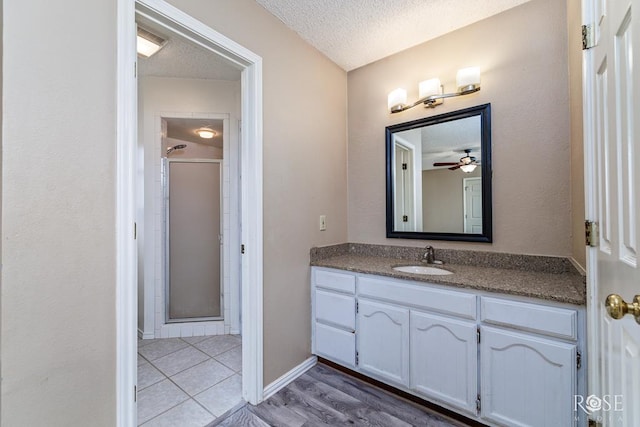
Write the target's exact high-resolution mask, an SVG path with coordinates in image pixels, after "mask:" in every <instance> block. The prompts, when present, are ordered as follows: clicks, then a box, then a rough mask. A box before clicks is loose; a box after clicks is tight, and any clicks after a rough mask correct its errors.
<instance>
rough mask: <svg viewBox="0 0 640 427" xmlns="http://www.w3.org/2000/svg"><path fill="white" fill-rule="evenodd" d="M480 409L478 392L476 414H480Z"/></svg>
mask: <svg viewBox="0 0 640 427" xmlns="http://www.w3.org/2000/svg"><path fill="white" fill-rule="evenodd" d="M481 409H482V403H481V401H480V394H478V396H477V398H476V414H477V415H480V410H481Z"/></svg>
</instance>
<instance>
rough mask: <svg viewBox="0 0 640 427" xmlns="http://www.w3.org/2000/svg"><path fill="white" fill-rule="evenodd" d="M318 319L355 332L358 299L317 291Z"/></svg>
mask: <svg viewBox="0 0 640 427" xmlns="http://www.w3.org/2000/svg"><path fill="white" fill-rule="evenodd" d="M315 298H316V319H315V320H317V321H321V322H323V323H330V324H334V325H336V326H340V327H343V328H345V329H348V330H350V331H353V330H355V326H356V325H355V322H356V299H355V297H352V296H349V295H342V294H338V293H335V292H327V291H324V290H322V289H316V294H315Z"/></svg>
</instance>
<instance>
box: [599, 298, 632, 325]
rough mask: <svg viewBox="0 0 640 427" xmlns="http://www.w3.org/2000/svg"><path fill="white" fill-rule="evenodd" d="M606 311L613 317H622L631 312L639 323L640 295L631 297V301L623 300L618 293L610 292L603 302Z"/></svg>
mask: <svg viewBox="0 0 640 427" xmlns="http://www.w3.org/2000/svg"><path fill="white" fill-rule="evenodd" d="M604 305H605V307H607V313H609V316H611V317H613V318H614V319H622V318H623V317H624V315H625V314H631V315H632V316H633V317H635V319H636V322H638V323H640V295H636V296H635V297H633V302H632V303H628V302H625V301H624V300H623V299H622V297H621V296H620V295H618V294H611V295H609V296H608V297H607V300H606V301H605V302H604Z"/></svg>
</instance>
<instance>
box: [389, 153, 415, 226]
mask: <svg viewBox="0 0 640 427" xmlns="http://www.w3.org/2000/svg"><path fill="white" fill-rule="evenodd" d="M413 187H414V185H413V152H412V151H411V150H410V149H409V148H407V147H405V146H403V145H400V144H398V143H396V144H395V188H394V192H395V202H394V206H395V212H394V221H395V228H394V231H416V228H415V227H416V225H415V224H416V218H415V214H414V205H415V202H414V199H415V197H414V189H413Z"/></svg>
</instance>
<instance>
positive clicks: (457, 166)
mask: <svg viewBox="0 0 640 427" xmlns="http://www.w3.org/2000/svg"><path fill="white" fill-rule="evenodd" d="M460 166H461V165H458V164H456V165H455V166H454V167H452V168H449V170H450V171H454V170H456V169H459V168H460Z"/></svg>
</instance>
